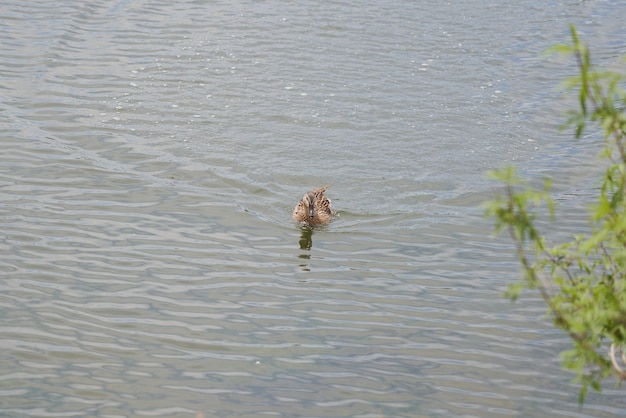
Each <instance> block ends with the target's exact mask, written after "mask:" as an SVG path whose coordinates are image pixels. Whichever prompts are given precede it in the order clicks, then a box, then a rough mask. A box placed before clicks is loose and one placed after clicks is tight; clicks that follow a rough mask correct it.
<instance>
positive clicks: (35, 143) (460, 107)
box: [0, 0, 626, 417]
mask: <svg viewBox="0 0 626 418" xmlns="http://www.w3.org/2000/svg"><path fill="white" fill-rule="evenodd" d="M2 9H3V10H2V15H3V18H2V20H1V21H0V36H1V38H2V45H1V46H0V56H1V60H0V106H1V109H2V112H1V113H0V127H1V131H2V136H1V138H2V139H1V143H2V153H1V155H0V197H1V198H0V225H1V229H0V231H1V235H0V237H1V238H0V249H1V251H2V254H3V256H2V259H1V260H0V271H1V272H2V277H3V279H2V281H1V282H0V291H1V293H0V315H1V318H2V319H1V321H0V326H1V327H2V339H1V340H0V348H1V351H2V355H1V356H0V415H2V416H7V417H8V416H10V417H74V416H76V417H86V416H93V417H127V416H132V417H155V416H157V417H161V416H162V417H256V416H264V415H266V416H283V417H295V416H298V417H392V416H393V417H418V416H424V417H437V416H441V417H450V416H464V417H500V416H507V417H510V416H520V417H521V416H523V417H545V416H577V417H591V416H593V417H614V416H626V412H625V411H626V399H625V398H624V396H623V391H622V390H618V389H614V388H613V386H612V383H611V382H606V385H605V390H604V391H603V392H602V393H590V394H589V395H588V398H587V402H586V404H585V406H584V408H582V409H580V408H579V407H578V405H577V397H578V390H579V387H578V386H576V385H574V384H571V383H570V381H571V379H572V375H571V374H570V373H568V372H565V371H563V370H561V367H560V363H559V357H558V354H559V352H561V351H562V350H564V349H567V348H568V347H569V340H568V339H567V337H566V336H565V335H564V334H563V333H562V332H560V331H558V330H556V329H554V328H553V327H552V326H551V324H550V320H549V318H546V317H545V316H544V313H545V308H544V306H543V305H542V303H541V302H540V301H539V300H538V298H537V296H536V295H534V294H533V293H528V294H527V295H525V296H524V297H522V299H521V300H520V301H519V302H517V303H515V304H512V303H511V302H509V301H508V300H507V299H505V298H504V297H503V292H504V290H505V289H506V287H507V285H508V284H509V283H511V282H513V281H514V280H516V279H517V278H518V277H519V268H518V265H517V263H516V261H515V259H514V256H513V252H512V247H511V244H510V243H509V242H508V241H507V240H506V239H505V238H504V237H503V238H494V237H492V236H491V230H492V225H491V223H490V222H489V221H486V220H484V219H483V218H482V209H481V207H480V205H481V202H483V201H484V200H485V199H487V198H489V197H490V196H492V195H493V191H494V184H493V183H492V182H490V181H488V180H486V175H485V173H486V171H487V170H489V169H492V168H497V167H501V166H503V165H505V164H514V165H516V166H518V167H519V168H520V170H521V171H522V172H524V173H526V174H528V175H530V176H533V177H534V178H539V177H540V176H542V175H550V176H552V177H554V178H555V181H556V186H555V189H556V192H557V193H559V194H560V196H561V197H560V198H559V201H560V202H561V203H562V205H561V210H562V211H563V212H564V213H565V214H566V215H567V216H565V222H562V223H561V224H559V225H558V226H557V227H555V229H556V231H555V233H556V234H557V235H562V236H567V234H569V233H571V232H572V231H578V230H584V226H585V221H586V214H585V210H584V208H585V205H586V204H587V203H588V202H589V201H590V199H591V196H593V193H594V188H595V187H596V186H597V185H596V184H595V180H594V179H595V175H596V174H597V172H598V167H599V165H598V162H597V160H596V159H595V155H596V154H597V153H598V151H599V147H600V146H601V139H598V138H597V136H591V137H589V138H586V140H584V141H579V142H576V141H574V140H572V135H571V132H559V131H558V129H557V128H558V125H559V124H560V123H561V122H562V121H563V119H564V118H563V116H562V112H563V111H564V110H565V109H567V108H568V107H569V106H570V105H575V101H573V100H571V99H570V100H565V99H564V98H563V97H562V95H561V93H560V92H559V91H558V90H557V88H556V86H557V85H558V83H559V82H560V81H561V80H562V79H563V78H564V77H566V76H569V75H572V73H573V67H572V65H573V63H572V62H571V61H568V60H567V59H559V58H556V57H545V56H542V55H541V54H542V52H543V51H545V49H546V48H548V47H549V46H551V45H553V44H555V43H562V42H567V41H568V39H569V38H568V24H569V23H570V22H573V23H575V24H576V25H577V27H578V29H579V30H580V32H581V35H582V36H583V37H584V38H585V39H586V40H588V41H589V43H590V44H591V45H592V52H593V54H594V59H595V60H596V62H598V63H599V64H601V65H606V66H610V65H615V63H616V62H617V60H618V57H619V56H621V55H625V54H626V47H625V45H624V43H623V39H624V37H625V36H626V30H625V29H624V24H623V22H624V19H623V17H624V16H626V4H625V3H623V2H618V1H584V2H576V1H571V2H545V1H538V0H523V1H518V2H508V3H505V2H484V1H478V0H470V1H465V2H422V1H399V0H392V1H386V2H379V1H370V0H366V1H361V2H335V1H310V2H304V3H302V2H278V1H272V0H268V1H263V2H246V1H230V2H229V1H218V2H208V1H186V2H172V1H163V0H161V1H159V0H155V1H147V0H121V1H104V2H102V1H100V2H96V1H92V0H88V1H65V2H60V3H59V4H56V5H55V6H52V5H51V3H49V2H38V1H22V0H20V1H17V0H9V1H5V2H4V3H3V7H2ZM325 184H330V188H329V190H328V196H329V197H330V198H331V199H332V202H333V206H334V208H335V210H336V217H335V220H334V221H333V222H332V223H331V224H330V225H328V226H326V227H323V228H319V229H317V230H315V231H313V232H312V233H311V232H310V231H303V230H301V229H300V228H299V227H298V226H297V225H296V224H295V223H294V222H293V221H292V220H291V211H292V209H293V207H294V205H295V204H296V203H297V201H298V199H299V198H300V197H301V196H302V194H303V193H304V192H305V191H306V190H308V189H310V188H312V187H319V186H322V185H325Z"/></svg>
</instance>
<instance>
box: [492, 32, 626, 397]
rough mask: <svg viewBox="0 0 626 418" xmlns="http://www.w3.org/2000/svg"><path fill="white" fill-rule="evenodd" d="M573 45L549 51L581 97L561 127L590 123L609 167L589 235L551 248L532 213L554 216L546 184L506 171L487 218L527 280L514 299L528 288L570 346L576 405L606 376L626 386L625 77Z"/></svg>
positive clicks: (578, 130) (515, 288) (578, 129)
mask: <svg viewBox="0 0 626 418" xmlns="http://www.w3.org/2000/svg"><path fill="white" fill-rule="evenodd" d="M570 29H571V37H572V44H570V45H558V46H556V47H554V48H552V49H551V50H550V52H551V53H560V54H564V55H567V56H573V57H574V58H575V61H576V67H577V70H578V75H576V76H575V77H571V78H568V79H567V80H566V81H565V83H564V85H565V87H566V88H567V89H568V90H569V91H576V92H577V94H578V109H576V110H572V111H570V112H568V120H567V122H566V124H565V125H564V127H565V128H568V127H569V128H572V127H573V128H574V133H575V136H576V138H580V137H581V136H582V134H583V132H584V130H585V128H586V127H587V125H588V124H590V123H591V124H592V125H593V126H594V127H596V128H599V129H601V131H602V132H603V134H604V139H605V142H604V149H603V151H602V153H601V157H602V158H604V160H605V161H606V162H607V168H606V171H605V173H604V175H603V177H602V179H601V180H602V187H601V188H600V191H599V195H598V200H597V202H596V203H595V204H594V205H593V206H592V208H591V212H590V225H589V229H590V232H589V233H588V234H586V235H580V236H575V237H573V239H572V241H570V242H567V243H564V244H560V245H556V246H552V247H549V246H548V245H547V240H546V238H545V237H544V236H543V235H542V234H541V232H540V231H539V230H538V229H537V226H536V223H537V222H536V213H537V211H538V209H539V207H540V206H542V205H543V204H545V205H546V206H547V209H548V211H549V213H550V215H551V216H552V217H553V216H554V202H553V200H552V198H551V197H550V194H549V190H550V182H549V181H546V183H545V184H544V187H543V189H542V190H536V189H534V188H532V187H530V186H528V184H527V183H526V182H524V181H523V180H522V179H521V178H520V177H519V176H518V175H517V174H516V173H515V170H514V169H513V168H511V167H507V168H503V169H500V170H497V171H493V172H491V173H490V176H491V177H492V178H493V179H495V180H498V181H499V182H501V183H503V185H504V192H503V193H501V194H498V195H497V196H496V197H495V199H494V200H492V201H490V202H487V204H486V216H487V217H490V218H493V219H494V220H495V229H496V232H498V233H499V232H502V231H503V230H507V231H508V233H509V235H510V236H511V239H512V240H513V243H514V244H515V248H516V251H517V257H518V258H519V260H520V263H521V265H522V270H523V272H524V281H522V282H520V283H516V284H513V285H512V286H510V288H509V291H508V292H507V296H508V297H510V298H511V299H513V300H515V299H517V298H518V297H519V295H520V294H521V292H522V291H523V290H524V289H525V288H529V289H536V290H538V292H539V294H540V295H541V297H542V298H543V300H544V301H545V302H546V305H547V307H548V310H549V312H550V313H551V314H552V317H553V318H554V324H555V325H556V326H557V327H559V328H561V329H563V330H564V331H565V332H566V333H567V334H568V335H569V337H570V338H571V340H572V348H571V349H570V350H568V351H565V352H563V353H562V360H563V366H564V367H565V368H567V369H570V370H572V371H574V372H575V373H576V374H577V380H578V381H579V382H580V383H582V389H581V391H580V396H579V401H580V402H581V403H582V402H583V401H584V398H585V395H586V393H587V389H588V387H589V386H591V387H592V388H593V389H595V390H600V387H601V381H602V380H603V379H605V378H607V377H609V376H615V377H617V380H618V383H621V381H622V380H626V370H625V369H626V366H625V364H626V355H625V354H624V351H626V201H625V199H624V188H625V187H626V152H625V148H626V111H625V107H624V104H625V103H626V93H625V92H624V90H623V89H622V88H621V87H620V83H623V81H624V79H625V77H624V76H623V75H621V74H618V73H615V72H610V71H598V70H596V69H595V68H594V67H593V65H592V63H591V57H590V53H589V49H588V48H587V46H586V45H585V44H584V43H583V42H582V41H581V40H580V38H579V36H578V34H577V33H576V30H575V28H574V27H573V26H570Z"/></svg>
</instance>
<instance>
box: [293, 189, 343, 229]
mask: <svg viewBox="0 0 626 418" xmlns="http://www.w3.org/2000/svg"><path fill="white" fill-rule="evenodd" d="M327 187H328V186H324V187H320V188H319V189H315V190H313V191H311V192H307V193H306V194H305V195H304V196H303V197H302V200H300V202H298V204H297V205H296V207H295V209H294V210H293V219H295V220H296V221H298V222H300V225H302V226H307V227H312V226H315V225H321V224H325V223H327V222H329V221H330V220H331V219H332V217H333V213H332V211H331V207H330V199H328V198H327V197H326V196H325V195H324V192H326V188H327Z"/></svg>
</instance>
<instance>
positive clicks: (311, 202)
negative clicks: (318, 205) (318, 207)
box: [307, 193, 315, 218]
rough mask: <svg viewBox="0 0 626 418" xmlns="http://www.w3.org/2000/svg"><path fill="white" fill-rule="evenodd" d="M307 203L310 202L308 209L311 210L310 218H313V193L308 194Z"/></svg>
mask: <svg viewBox="0 0 626 418" xmlns="http://www.w3.org/2000/svg"><path fill="white" fill-rule="evenodd" d="M307 201H308V202H307V203H308V208H307V209H308V210H309V218H313V217H314V216H315V203H314V202H315V196H314V195H313V194H312V193H309V194H308V195H307Z"/></svg>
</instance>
